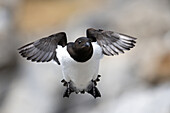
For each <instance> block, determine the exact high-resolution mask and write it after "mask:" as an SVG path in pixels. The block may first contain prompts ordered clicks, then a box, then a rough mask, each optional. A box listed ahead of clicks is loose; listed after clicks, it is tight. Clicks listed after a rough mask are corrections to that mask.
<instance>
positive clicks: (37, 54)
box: [18, 32, 67, 65]
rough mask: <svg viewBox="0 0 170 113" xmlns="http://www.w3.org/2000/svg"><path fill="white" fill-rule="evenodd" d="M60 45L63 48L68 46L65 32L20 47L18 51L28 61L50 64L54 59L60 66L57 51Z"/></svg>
mask: <svg viewBox="0 0 170 113" xmlns="http://www.w3.org/2000/svg"><path fill="white" fill-rule="evenodd" d="M58 45H61V46H62V47H64V46H66V45H67V37H66V34H65V33H64V32H60V33H56V34H53V35H50V36H48V37H45V38H42V39H39V40H37V41H35V42H31V43H29V44H26V45H24V46H22V47H20V48H19V49H18V50H19V53H20V54H21V56H23V57H26V58H27V60H31V61H33V62H34V61H36V62H49V61H51V60H52V59H53V60H55V61H56V62H57V63H58V64H59V65H60V62H59V61H58V58H57V57H56V51H55V50H56V48H57V46H58Z"/></svg>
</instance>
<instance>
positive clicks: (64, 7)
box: [0, 0, 170, 113]
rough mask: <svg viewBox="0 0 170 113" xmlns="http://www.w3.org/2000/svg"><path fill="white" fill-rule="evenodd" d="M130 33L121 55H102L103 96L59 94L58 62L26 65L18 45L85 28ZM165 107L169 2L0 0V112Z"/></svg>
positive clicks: (168, 108) (132, 112) (154, 110)
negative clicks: (134, 40)
mask: <svg viewBox="0 0 170 113" xmlns="http://www.w3.org/2000/svg"><path fill="white" fill-rule="evenodd" d="M90 27H93V28H97V29H98V28H102V29H105V30H112V31H117V32H121V33H124V34H128V35H130V36H134V37H136V38H138V39H137V44H136V47H135V48H133V49H132V50H131V51H128V52H126V54H121V55H119V56H114V57H104V58H103V59H102V60H101V64H100V71H99V74H101V75H102V77H101V81H100V82H99V84H98V88H99V90H100V92H101V94H102V98H97V99H94V98H93V97H92V96H91V95H89V94H85V95H82V94H79V95H76V94H72V95H71V96H70V98H69V99H67V98H63V97H62V95H63V92H64V91H65V87H63V86H62V84H61V82H60V81H61V80H62V74H61V67H60V66H57V65H55V64H53V63H39V64H37V63H32V62H30V61H27V60H25V59H23V58H21V56H20V55H19V54H18V51H17V48H19V47H20V46H22V45H25V44H27V43H29V42H32V41H35V40H37V39H39V38H42V37H45V36H48V35H50V34H53V33H57V32H60V31H65V32H66V33H67V37H68V40H69V41H74V40H75V39H76V38H77V37H79V36H85V31H86V29H87V28H90ZM87 112H88V113H170V0H93V1H92V0H0V113H87Z"/></svg>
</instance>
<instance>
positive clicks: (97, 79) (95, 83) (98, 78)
mask: <svg viewBox="0 0 170 113" xmlns="http://www.w3.org/2000/svg"><path fill="white" fill-rule="evenodd" d="M100 77H101V75H98V76H97V78H96V79H95V80H92V82H94V85H95V86H97V82H99V81H100Z"/></svg>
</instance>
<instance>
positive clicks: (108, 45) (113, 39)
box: [86, 28, 136, 56]
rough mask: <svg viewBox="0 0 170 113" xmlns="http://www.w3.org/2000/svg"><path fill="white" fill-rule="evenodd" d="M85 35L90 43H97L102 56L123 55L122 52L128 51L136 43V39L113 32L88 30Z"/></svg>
mask: <svg viewBox="0 0 170 113" xmlns="http://www.w3.org/2000/svg"><path fill="white" fill-rule="evenodd" d="M86 33H87V34H86V35H87V38H90V39H91V40H92V42H96V41H97V43H98V44H99V45H100V47H101V48H102V50H103V54H105V55H108V56H113V55H118V54H119V53H124V50H130V49H131V48H133V47H134V46H135V43H136V41H135V40H136V38H134V37H131V36H128V35H125V34H121V33H116V32H113V31H104V30H101V29H99V30H96V29H93V28H89V29H87V31H86Z"/></svg>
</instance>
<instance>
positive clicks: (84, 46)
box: [67, 37, 93, 62]
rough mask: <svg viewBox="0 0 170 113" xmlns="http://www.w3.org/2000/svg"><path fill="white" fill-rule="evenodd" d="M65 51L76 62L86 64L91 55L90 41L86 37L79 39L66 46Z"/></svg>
mask: <svg viewBox="0 0 170 113" xmlns="http://www.w3.org/2000/svg"><path fill="white" fill-rule="evenodd" d="M67 50H68V52H69V54H70V56H71V57H72V58H73V59H74V60H76V61H78V62H86V61H87V60H89V59H90V58H91V56H92V54H93V47H92V44H91V41H90V39H88V38H86V37H80V38H78V39H77V40H76V41H75V42H74V43H70V44H68V46H67Z"/></svg>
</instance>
